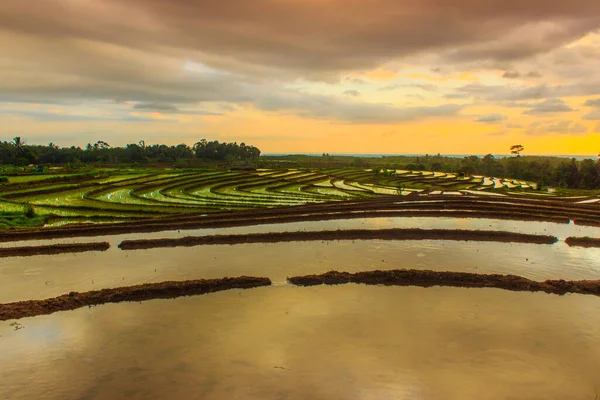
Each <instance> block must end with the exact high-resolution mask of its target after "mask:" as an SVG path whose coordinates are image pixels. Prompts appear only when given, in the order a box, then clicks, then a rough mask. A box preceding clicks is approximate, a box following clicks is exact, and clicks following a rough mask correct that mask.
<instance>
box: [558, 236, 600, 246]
mask: <svg viewBox="0 0 600 400" xmlns="http://www.w3.org/2000/svg"><path fill="white" fill-rule="evenodd" d="M565 242H566V243H567V244H568V245H569V246H571V247H600V239H598V238H590V237H568V238H566V239H565Z"/></svg>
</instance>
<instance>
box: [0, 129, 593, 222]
mask: <svg viewBox="0 0 600 400" xmlns="http://www.w3.org/2000/svg"><path fill="white" fill-rule="evenodd" d="M511 150H512V151H513V152H514V154H515V156H514V157H505V158H495V157H494V156H492V155H487V156H485V157H483V158H479V157H476V156H469V157H464V158H456V157H443V156H441V155H437V156H429V155H426V156H389V157H370V158H367V157H364V158H360V157H353V156H331V155H329V154H323V155H322V156H307V155H289V156H280V157H275V156H262V157H260V159H259V156H260V150H259V149H257V148H255V147H253V146H247V145H245V144H244V143H241V144H239V145H238V144H237V143H219V142H217V141H212V142H208V141H206V140H204V139H203V140H201V141H199V142H197V143H196V144H195V145H194V146H192V147H189V146H187V145H184V144H181V145H177V146H165V145H152V146H146V144H145V143H144V142H143V141H142V142H139V143H137V144H129V145H127V146H125V147H122V148H121V147H114V148H113V147H110V145H108V144H107V143H106V142H103V141H99V142H97V143H95V144H94V145H91V144H89V145H88V146H86V148H85V150H82V149H79V148H76V147H69V148H59V147H58V146H56V145H54V144H52V143H50V144H49V145H48V146H37V145H27V144H26V143H25V141H24V140H23V139H21V138H20V137H17V138H15V139H14V140H13V141H11V142H0V174H2V175H0V212H2V222H1V223H0V229H12V228H16V227H31V226H39V225H47V226H60V225H64V224H69V223H105V222H115V221H134V220H139V219H145V218H156V217H160V216H169V215H173V214H181V213H211V212H216V211H224V210H243V209H252V208H261V207H276V206H294V205H302V204H308V203H322V202H328V201H343V200H353V199H364V198H370V197H380V196H400V195H410V194H414V193H431V194H434V195H440V194H453V195H461V194H470V193H485V194H490V195H497V196H502V195H506V194H515V193H516V194H520V195H526V196H527V195H531V196H534V195H535V196H547V197H552V196H555V197H556V196H575V195H577V196H579V197H581V198H583V199H585V201H589V202H595V201H597V199H596V198H594V197H592V196H594V195H596V194H600V190H599V191H598V192H593V191H590V190H588V189H599V188H600V174H599V170H600V164H598V163H595V162H594V161H592V160H583V161H576V160H568V159H562V158H557V157H533V156H521V152H523V150H524V148H523V146H520V145H515V146H513V147H512V148H511ZM34 161H35V162H37V163H40V164H29V163H32V162H34ZM256 167H260V168H258V169H257V168H256ZM505 177H510V178H505ZM547 186H554V187H555V188H553V189H552V191H549V190H546V189H547Z"/></svg>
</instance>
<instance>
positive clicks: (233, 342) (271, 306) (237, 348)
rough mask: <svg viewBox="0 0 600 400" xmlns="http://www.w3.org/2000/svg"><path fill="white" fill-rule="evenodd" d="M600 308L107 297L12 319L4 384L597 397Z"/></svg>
mask: <svg viewBox="0 0 600 400" xmlns="http://www.w3.org/2000/svg"><path fill="white" fill-rule="evenodd" d="M599 316H600V302H599V301H598V299H597V298H592V297H585V296H577V295H572V296H564V297H558V296H549V295H544V294H531V293H512V292H505V291H501V290H496V289H456V288H430V289H422V288H411V287H407V288H398V287H368V286H360V285H344V286H334V287H312V288H297V287H292V286H279V287H272V288H260V289H250V290H245V291H236V290H234V291H229V292H221V293H215V294H210V295H204V296H197V297H190V298H180V299H175V300H167V301H162V300H153V301H148V302H144V303H126V304H118V305H104V306H98V307H93V308H91V309H79V310H75V311H72V312H63V313H57V314H53V315H49V316H41V317H35V318H29V319H24V320H22V321H20V322H21V324H22V327H23V329H19V330H14V328H13V327H10V326H8V324H3V325H0V326H1V328H0V335H2V338H1V340H0V364H1V365H2V366H3V368H2V369H1V370H0V371H1V372H0V393H3V394H4V396H6V398H11V399H21V398H31V399H115V398H132V399H164V398H175V399H328V400H331V399H340V400H342V399H344V400H346V399H377V400H380V399H440V398H443V399H470V398H477V399H507V398H510V399H532V398H538V399H593V398H594V396H595V393H596V389H597V388H598V387H599V386H600V377H599V376H598V368H597V367H598V365H600V349H599V348H598V346H597V344H598V339H599V337H600V323H599V322H600V320H599V319H600V317H599ZM6 366H8V368H6Z"/></svg>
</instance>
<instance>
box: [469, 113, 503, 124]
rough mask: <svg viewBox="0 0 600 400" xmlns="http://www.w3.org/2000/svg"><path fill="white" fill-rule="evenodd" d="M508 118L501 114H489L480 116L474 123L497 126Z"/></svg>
mask: <svg viewBox="0 0 600 400" xmlns="http://www.w3.org/2000/svg"><path fill="white" fill-rule="evenodd" d="M507 119H508V117H507V116H506V115H502V114H489V115H482V116H480V117H479V118H477V119H476V120H475V122H485V123H486V124H497V123H500V122H502V121H506V120H507Z"/></svg>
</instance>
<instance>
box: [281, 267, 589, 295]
mask: <svg viewBox="0 0 600 400" xmlns="http://www.w3.org/2000/svg"><path fill="white" fill-rule="evenodd" d="M288 281H289V282H290V283H292V284H294V285H298V286H314V285H323V284H324V285H339V284H344V283H364V284H367V285H396V286H421V287H432V286H454V287H466V288H499V289H505V290H512V291H528V292H546V293H554V294H559V295H563V294H566V293H579V294H593V295H596V296H600V280H587V281H586V280H584V281H565V280H546V281H544V282H538V281H533V280H530V279H527V278H523V277H521V276H516V275H497V274H489V275H486V274H474V273H469V272H441V271H431V270H413V269H400V270H391V271H366V272H357V273H354V274H352V273H348V272H337V271H330V272H326V273H324V274H320V275H306V276H296V277H292V278H288Z"/></svg>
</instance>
